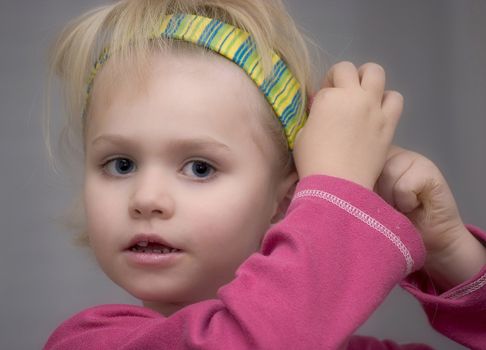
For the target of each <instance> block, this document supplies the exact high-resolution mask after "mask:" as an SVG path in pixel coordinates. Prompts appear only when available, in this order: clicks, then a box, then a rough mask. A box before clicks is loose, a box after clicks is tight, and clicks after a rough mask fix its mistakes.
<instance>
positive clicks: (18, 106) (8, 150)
mask: <svg viewBox="0 0 486 350" xmlns="http://www.w3.org/2000/svg"><path fill="white" fill-rule="evenodd" d="M100 3H101V1H99V0H90V1H82V2H81V1H78V0H39V1H34V0H24V1H17V0H16V1H14V0H1V3H0V50H1V55H0V69H1V74H0V113H1V118H0V169H1V172H0V178H1V181H0V198H1V201H0V222H1V223H2V226H3V232H2V234H1V236H0V243H1V245H0V247H1V249H2V252H1V254H0V303H1V304H0V305H1V308H0V348H1V349H38V348H40V347H41V346H42V344H43V343H44V342H45V340H46V338H47V337H48V335H49V334H50V332H51V331H52V330H53V329H54V328H55V327H56V326H57V325H58V324H59V323H60V322H61V321H62V320H64V319H66V318H67V317H68V316H69V315H71V314H72V313H74V312H76V311H78V310H80V309H82V308H85V307H88V306H90V305H94V304H98V303H117V302H122V303H124V302H127V303H136V300H134V299H132V298H131V297H130V296H128V295H127V294H126V293H125V292H123V291H122V290H120V289H119V288H118V287H116V286H114V285H113V284H112V283H111V282H110V281H109V280H108V279H107V278H105V277H104V275H103V274H102V273H101V272H100V271H99V270H98V268H97V266H96V264H95V263H94V262H93V260H92V258H91V257H90V255H89V254H88V252H87V251H86V250H83V249H81V248H77V247H74V246H73V245H72V244H71V234H70V233H68V232H66V231H65V230H64V229H63V228H62V227H60V226H59V225H58V224H57V223H56V221H55V218H56V217H57V216H59V214H60V213H61V212H62V211H63V210H64V208H65V207H66V206H67V205H68V204H69V198H70V196H71V192H72V190H71V189H70V182H69V181H67V180H66V179H65V178H63V177H59V176H55V175H54V174H53V173H52V172H51V171H50V170H49V167H48V165H47V162H46V156H45V153H44V149H43V140H42V132H41V124H40V120H41V112H42V99H43V94H44V91H45V84H46V57H47V48H48V46H49V45H50V43H51V42H52V38H53V36H54V34H55V33H57V32H58V31H59V30H60V29H61V27H62V26H63V25H64V24H65V23H66V21H67V20H68V19H70V18H72V17H74V16H76V15H78V14H80V13H81V12H82V11H84V10H86V9H89V8H91V7H92V6H93V5H97V4H100ZM288 4H289V6H290V9H291V11H292V13H293V14H294V16H295V18H296V20H297V21H298V23H299V24H300V25H301V26H303V27H304V28H305V30H306V32H307V33H308V34H309V35H310V36H312V37H313V38H314V39H315V40H316V41H317V42H318V43H319V45H320V46H322V47H323V48H324V49H325V51H326V59H327V61H328V62H330V63H334V62H337V61H340V60H351V61H353V62H355V63H356V64H362V63H365V62H367V61H376V62H378V63H380V64H382V65H383V66H384V67H385V68H386V70H387V72H388V84H389V87H393V88H394V89H397V90H399V91H400V92H402V93H403V95H404V96H405V100H406V107H405V111H404V114H403V117H402V122H401V125H400V126H399V129H398V132H397V143H399V144H401V145H402V146H405V147H408V148H411V149H414V150H417V151H419V152H422V153H424V154H425V155H427V156H428V157H429V158H431V159H433V160H434V161H435V162H436V163H437V164H438V165H439V167H440V168H441V169H442V170H443V172H444V173H445V175H446V177H447V179H448V180H449V183H450V186H451V187H452V189H453V191H454V193H455V195H456V199H457V202H458V204H459V206H460V208H461V211H462V214H463V218H464V220H465V221H466V222H470V223H475V224H477V225H479V226H482V227H486V215H485V214H486V212H485V208H486V188H485V186H484V183H483V181H484V177H485V174H486V154H485V151H486V137H484V134H485V132H486V117H485V113H486V102H485V101H486V73H485V68H484V64H485V63H486V40H485V39H486V35H485V33H486V22H485V21H484V19H485V18H486V2H484V1H481V0H478V1H473V0H463V1H452V0H450V1H443V0H427V1H424V0H410V1H390V0H354V1H351V0H341V1H337V0H336V1H317V0H307V1H297V0H292V1H288ZM324 312H325V311H324ZM359 333H361V334H368V335H374V336H377V337H380V338H392V339H395V340H396V341H399V342H412V341H414V342H427V343H429V344H431V345H433V346H435V347H437V348H439V349H461V348H462V347H461V346H459V345H455V344H453V343H452V342H451V341H449V340H447V339H445V338H444V337H442V336H441V335H438V334H436V333H435V332H434V331H433V330H432V329H431V328H430V326H429V325H428V324H427V321H426V319H425V316H424V315H423V313H422V311H421V309H420V307H419V306H418V304H417V302H416V301H415V300H414V299H413V298H412V297H410V296H409V295H408V294H406V293H405V292H403V291H402V290H400V289H399V288H397V289H396V290H394V291H393V293H392V294H391V295H390V297H389V298H388V299H387V301H386V302H385V303H384V304H383V305H382V306H381V307H380V308H379V310H378V311H377V312H376V313H375V314H374V315H373V317H372V318H371V319H370V320H369V321H368V322H367V323H366V324H365V325H364V326H363V327H362V328H361V329H360V330H359Z"/></svg>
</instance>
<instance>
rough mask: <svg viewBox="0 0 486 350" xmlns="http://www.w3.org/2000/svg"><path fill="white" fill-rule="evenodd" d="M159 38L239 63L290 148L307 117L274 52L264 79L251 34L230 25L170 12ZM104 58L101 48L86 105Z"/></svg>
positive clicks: (288, 74)
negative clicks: (259, 92) (263, 97)
mask: <svg viewBox="0 0 486 350" xmlns="http://www.w3.org/2000/svg"><path fill="white" fill-rule="evenodd" d="M160 37H163V38H168V39H176V40H182V41H187V42H190V43H193V44H195V45H198V46H202V47H204V48H206V49H210V50H211V51H214V52H217V53H219V54H220V55H222V56H223V57H226V58H227V59H229V60H231V61H233V62H234V63H236V64H237V65H238V66H240V67H241V68H242V69H243V70H244V71H245V72H246V73H247V74H248V76H249V77H250V78H251V79H252V80H253V82H254V83H255V84H256V85H257V87H258V89H259V90H260V91H261V92H262V93H263V95H264V96H265V98H266V99H267V101H268V102H269V103H270V105H271V106H272V108H273V110H274V112H275V114H276V116H277V118H278V120H279V121H280V123H281V124H282V126H283V128H284V130H285V135H286V137H287V142H288V146H289V149H290V150H292V149H293V146H294V141H295V136H296V135H297V132H298V131H299V130H300V129H301V128H302V127H303V126H304V123H305V121H306V119H307V111H306V108H305V106H306V104H305V103H306V101H305V98H303V96H302V93H301V91H300V84H299V82H298V81H297V79H296V78H295V77H294V76H293V75H292V73H291V72H290V70H289V68H288V67H287V65H286V64H285V62H284V61H283V60H282V59H281V58H280V57H279V56H278V55H277V54H276V53H275V52H274V51H272V53H271V54H272V66H273V67H272V72H271V74H270V75H269V76H268V77H267V78H264V76H263V66H262V64H261V57H260V56H259V54H258V53H257V50H256V45H255V43H254V41H253V39H252V37H251V36H250V34H249V33H248V32H246V31H244V30H242V29H239V28H236V27H234V26H232V25H230V24H227V23H224V22H221V21H219V20H217V19H213V18H207V17H203V16H197V15H191V14H172V15H167V16H165V17H164V18H163V19H162V22H161V24H160V27H159V28H158V29H157V31H156V32H155V33H154V35H153V38H151V39H156V38H160ZM108 58H109V51H108V49H105V50H103V52H102V53H101V55H100V56H99V58H98V60H97V61H96V63H95V65H94V67H93V69H92V71H91V73H90V75H89V78H88V86H87V91H86V92H87V97H86V104H87V100H88V98H89V95H90V93H91V89H92V87H93V82H94V78H95V76H96V74H97V72H98V71H99V70H100V68H101V67H102V66H103V64H104V63H105V62H106V60H107V59H108ZM85 107H86V106H85Z"/></svg>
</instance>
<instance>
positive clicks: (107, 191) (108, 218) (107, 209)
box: [84, 178, 123, 240]
mask: <svg viewBox="0 0 486 350" xmlns="http://www.w3.org/2000/svg"><path fill="white" fill-rule="evenodd" d="M116 193H117V191H114V190H112V188H111V187H110V186H107V185H106V184H101V183H100V182H99V181H96V180H94V179H90V178H87V179H86V181H85V186H84V207H85V213H86V223H87V228H88V235H89V236H90V240H91V239H96V237H95V236H97V235H98V234H99V233H100V232H102V231H104V232H106V233H107V232H109V229H110V228H111V227H113V226H114V225H116V224H117V222H119V220H120V219H121V218H120V213H123V212H122V211H121V210H122V208H121V206H122V205H123V201H122V198H119V196H117V195H116ZM103 236H107V235H106V234H105V235H103Z"/></svg>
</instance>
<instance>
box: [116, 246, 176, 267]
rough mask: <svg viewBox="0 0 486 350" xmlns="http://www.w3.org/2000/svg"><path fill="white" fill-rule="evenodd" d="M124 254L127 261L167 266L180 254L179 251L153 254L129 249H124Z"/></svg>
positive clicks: (149, 265) (145, 265) (148, 265)
mask: <svg viewBox="0 0 486 350" xmlns="http://www.w3.org/2000/svg"><path fill="white" fill-rule="evenodd" d="M124 254H125V255H126V257H127V259H128V261H129V263H132V264H133V265H136V266H144V267H168V266H171V265H173V264H174V263H175V262H176V261H177V259H179V258H180V257H181V255H182V253H181V252H177V253H166V254H154V253H141V252H133V251H131V250H126V251H124Z"/></svg>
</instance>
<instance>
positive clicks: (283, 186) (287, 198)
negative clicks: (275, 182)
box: [271, 171, 299, 224]
mask: <svg viewBox="0 0 486 350" xmlns="http://www.w3.org/2000/svg"><path fill="white" fill-rule="evenodd" d="M298 181H299V176H298V174H297V172H296V171H292V172H291V173H290V174H288V175H287V176H286V177H285V178H284V179H283V180H282V182H281V183H280V184H279V186H278V188H277V197H276V205H275V210H274V213H273V216H272V220H271V223H272V224H276V223H277V222H279V221H280V220H282V219H283V218H284V217H285V213H286V212H287V209H288V208H289V205H290V202H291V201H292V197H293V196H294V192H295V187H296V186H297V182H298Z"/></svg>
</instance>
